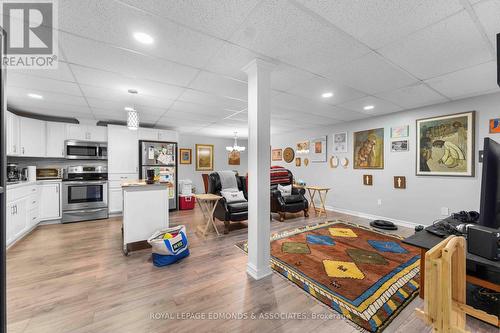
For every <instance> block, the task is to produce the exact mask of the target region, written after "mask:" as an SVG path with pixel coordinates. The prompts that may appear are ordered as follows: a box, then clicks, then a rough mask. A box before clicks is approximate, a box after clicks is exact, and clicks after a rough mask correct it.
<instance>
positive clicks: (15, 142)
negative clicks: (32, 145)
mask: <svg viewBox="0 0 500 333" xmlns="http://www.w3.org/2000/svg"><path fill="white" fill-rule="evenodd" d="M5 123H6V132H7V133H6V136H7V137H6V147H5V149H6V151H7V155H8V156H17V155H19V154H20V151H21V149H20V146H19V117H18V116H16V115H15V114H13V113H12V112H8V111H7V112H5Z"/></svg>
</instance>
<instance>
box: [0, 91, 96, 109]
mask: <svg viewBox="0 0 500 333" xmlns="http://www.w3.org/2000/svg"><path fill="white" fill-rule="evenodd" d="M29 93H35V94H39V95H42V96H43V99H40V100H35V99H32V98H29V97H28V94H29ZM5 94H6V96H7V100H8V102H10V100H14V99H15V100H18V101H25V102H23V103H26V104H28V103H36V104H39V105H40V107H45V106H44V105H50V104H51V103H60V104H67V105H75V106H87V103H86V102H85V99H84V98H83V97H82V96H81V95H80V96H75V95H66V94H59V93H55V92H48V91H41V90H37V89H26V88H20V87H12V86H7V89H6V91H5Z"/></svg>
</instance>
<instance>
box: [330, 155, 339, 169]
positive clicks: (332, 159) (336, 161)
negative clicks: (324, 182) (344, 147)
mask: <svg viewBox="0 0 500 333" xmlns="http://www.w3.org/2000/svg"><path fill="white" fill-rule="evenodd" d="M338 166H339V159H338V157H337V156H332V157H330V168H333V169H336V168H337V167H338Z"/></svg>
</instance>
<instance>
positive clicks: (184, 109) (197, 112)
mask: <svg viewBox="0 0 500 333" xmlns="http://www.w3.org/2000/svg"><path fill="white" fill-rule="evenodd" d="M169 110H170V111H175V112H178V113H186V115H188V116H189V117H198V116H203V117H209V118H210V117H211V118H212V119H214V121H215V119H222V118H224V117H227V116H229V115H231V114H234V111H232V110H227V109H222V108H218V107H215V106H206V105H200V104H196V103H189V102H184V101H175V102H174V103H173V104H172V106H171V107H170V109H169ZM170 111H169V112H170Z"/></svg>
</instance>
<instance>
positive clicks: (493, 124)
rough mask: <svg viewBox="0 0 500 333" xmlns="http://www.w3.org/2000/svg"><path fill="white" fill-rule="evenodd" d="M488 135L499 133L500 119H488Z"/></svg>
mask: <svg viewBox="0 0 500 333" xmlns="http://www.w3.org/2000/svg"><path fill="white" fill-rule="evenodd" d="M490 133H491V134H494V133H500V118H495V119H490Z"/></svg>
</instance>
